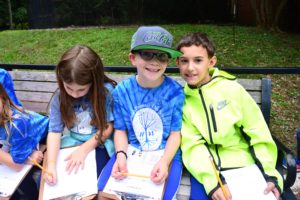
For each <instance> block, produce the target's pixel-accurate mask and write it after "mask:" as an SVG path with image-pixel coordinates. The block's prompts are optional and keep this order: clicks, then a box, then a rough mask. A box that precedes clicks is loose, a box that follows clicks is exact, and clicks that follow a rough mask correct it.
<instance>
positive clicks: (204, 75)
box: [176, 45, 217, 86]
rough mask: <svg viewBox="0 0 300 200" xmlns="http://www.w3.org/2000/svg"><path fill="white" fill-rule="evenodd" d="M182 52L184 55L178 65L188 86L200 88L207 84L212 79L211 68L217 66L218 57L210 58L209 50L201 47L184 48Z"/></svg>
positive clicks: (177, 61)
mask: <svg viewBox="0 0 300 200" xmlns="http://www.w3.org/2000/svg"><path fill="white" fill-rule="evenodd" d="M180 51H181V52H182V53H183V55H182V56H180V57H179V58H177V60H176V63H177V66H178V67H179V70H180V74H181V76H182V78H183V79H184V80H185V81H186V82H187V84H189V85H193V86H200V85H203V84H205V83H207V82H208V81H209V80H210V79H211V76H210V75H209V68H211V67H213V66H214V65H215V64H216V62H217V58H216V56H213V57H211V58H209V57H208V54H207V50H206V49H205V48H203V47H202V46H201V45H200V46H196V45H192V46H189V47H182V48H181V49H180Z"/></svg>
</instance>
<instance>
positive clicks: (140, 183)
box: [102, 145, 164, 200]
mask: <svg viewBox="0 0 300 200" xmlns="http://www.w3.org/2000/svg"><path fill="white" fill-rule="evenodd" d="M163 153H164V150H159V151H148V152H145V151H140V150H139V149H136V148H134V147H133V146H131V145H129V146H128V149H127V156H128V159H127V168H128V173H129V174H135V175H141V176H149V177H150V175H151V171H152V169H153V167H154V165H155V164H156V163H157V161H158V160H159V159H160V158H161V157H162V156H163ZM149 177H148V178H146V177H138V176H127V177H126V178H125V179H123V180H115V179H114V178H113V177H110V178H109V180H108V182H107V184H106V186H105V188H104V190H103V193H104V195H105V193H107V194H114V195H115V196H116V197H118V198H116V199H123V198H124V197H126V198H131V199H143V200H146V199H157V200H159V199H162V195H163V191H164V183H163V184H159V185H158V184H155V183H153V182H152V181H151V180H150V178H149ZM102 195H103V194H102ZM104 195H103V196H104ZM122 197H123V198H122Z"/></svg>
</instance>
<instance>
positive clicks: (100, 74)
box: [55, 45, 116, 142]
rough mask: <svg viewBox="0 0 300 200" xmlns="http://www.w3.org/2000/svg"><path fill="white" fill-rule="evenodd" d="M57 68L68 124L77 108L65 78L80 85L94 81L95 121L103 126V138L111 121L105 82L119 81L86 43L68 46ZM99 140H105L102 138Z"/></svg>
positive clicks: (70, 123) (62, 112)
mask: <svg viewBox="0 0 300 200" xmlns="http://www.w3.org/2000/svg"><path fill="white" fill-rule="evenodd" d="M55 71H56V77H57V82H58V86H59V89H60V97H59V100H60V101H59V102H60V111H61V116H62V121H63V122H64V124H65V125H66V126H67V127H68V128H71V127H72V125H73V124H74V122H75V120H76V115H75V111H74V109H73V103H74V98H73V97H71V96H70V95H68V93H67V92H66V90H65V88H64V86H63V82H65V83H76V84H78V85H87V84H90V83H91V84H92V85H91V87H90V90H89V92H88V94H87V95H88V98H89V99H90V102H91V104H92V112H93V118H92V121H91V124H92V125H94V126H96V127H97V129H98V130H99V132H100V135H98V137H97V138H98V140H99V139H100V138H101V136H102V132H103V131H104V130H105V129H106V125H107V123H106V110H105V101H106V95H107V94H108V91H107V89H106V88H105V86H104V83H106V82H109V83H111V84H113V85H116V82H115V81H113V80H112V79H110V78H108V77H107V76H106V75H105V74H104V67H103V64H102V61H101V59H100V57H99V56H98V54H97V53H96V52H95V51H94V50H92V49H91V48H89V47H87V46H83V45H76V46H74V47H72V48H71V49H69V50H67V51H66V52H65V53H64V54H63V55H62V57H61V59H60V61H59V63H58V65H57V67H56V70H55ZM99 142H101V141H100V140H99Z"/></svg>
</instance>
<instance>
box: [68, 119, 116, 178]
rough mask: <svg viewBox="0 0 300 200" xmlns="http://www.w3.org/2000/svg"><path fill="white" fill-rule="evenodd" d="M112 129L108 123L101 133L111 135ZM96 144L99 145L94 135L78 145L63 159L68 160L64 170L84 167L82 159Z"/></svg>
mask: <svg viewBox="0 0 300 200" xmlns="http://www.w3.org/2000/svg"><path fill="white" fill-rule="evenodd" d="M112 131H113V124H112V123H108V126H107V128H106V129H105V130H104V132H103V135H111V133H112ZM97 146H99V142H98V140H97V139H96V138H95V136H94V137H92V138H91V139H89V140H88V141H86V142H85V143H83V144H82V145H80V147H79V148H78V149H77V150H75V151H74V152H72V154H70V155H69V156H68V157H67V158H66V159H65V160H66V161H68V163H67V166H66V170H67V171H68V173H69V174H70V173H71V172H72V171H73V170H75V173H77V171H78V169H79V167H80V166H81V168H82V169H83V168H84V161H85V158H86V156H87V155H88V154H89V153H90V152H91V151H92V150H93V149H95V148H96V147H97Z"/></svg>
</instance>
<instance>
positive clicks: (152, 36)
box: [143, 31, 172, 47]
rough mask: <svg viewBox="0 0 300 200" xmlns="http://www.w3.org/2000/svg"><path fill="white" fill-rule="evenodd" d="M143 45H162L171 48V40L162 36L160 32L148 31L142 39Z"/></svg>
mask: <svg viewBox="0 0 300 200" xmlns="http://www.w3.org/2000/svg"><path fill="white" fill-rule="evenodd" d="M143 40H144V42H145V43H150V44H154V43H157V44H159V45H163V46H166V47H171V46H172V38H170V37H169V35H167V34H164V33H162V32H156V31H148V32H147V33H146V34H145V36H144V38H143Z"/></svg>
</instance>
